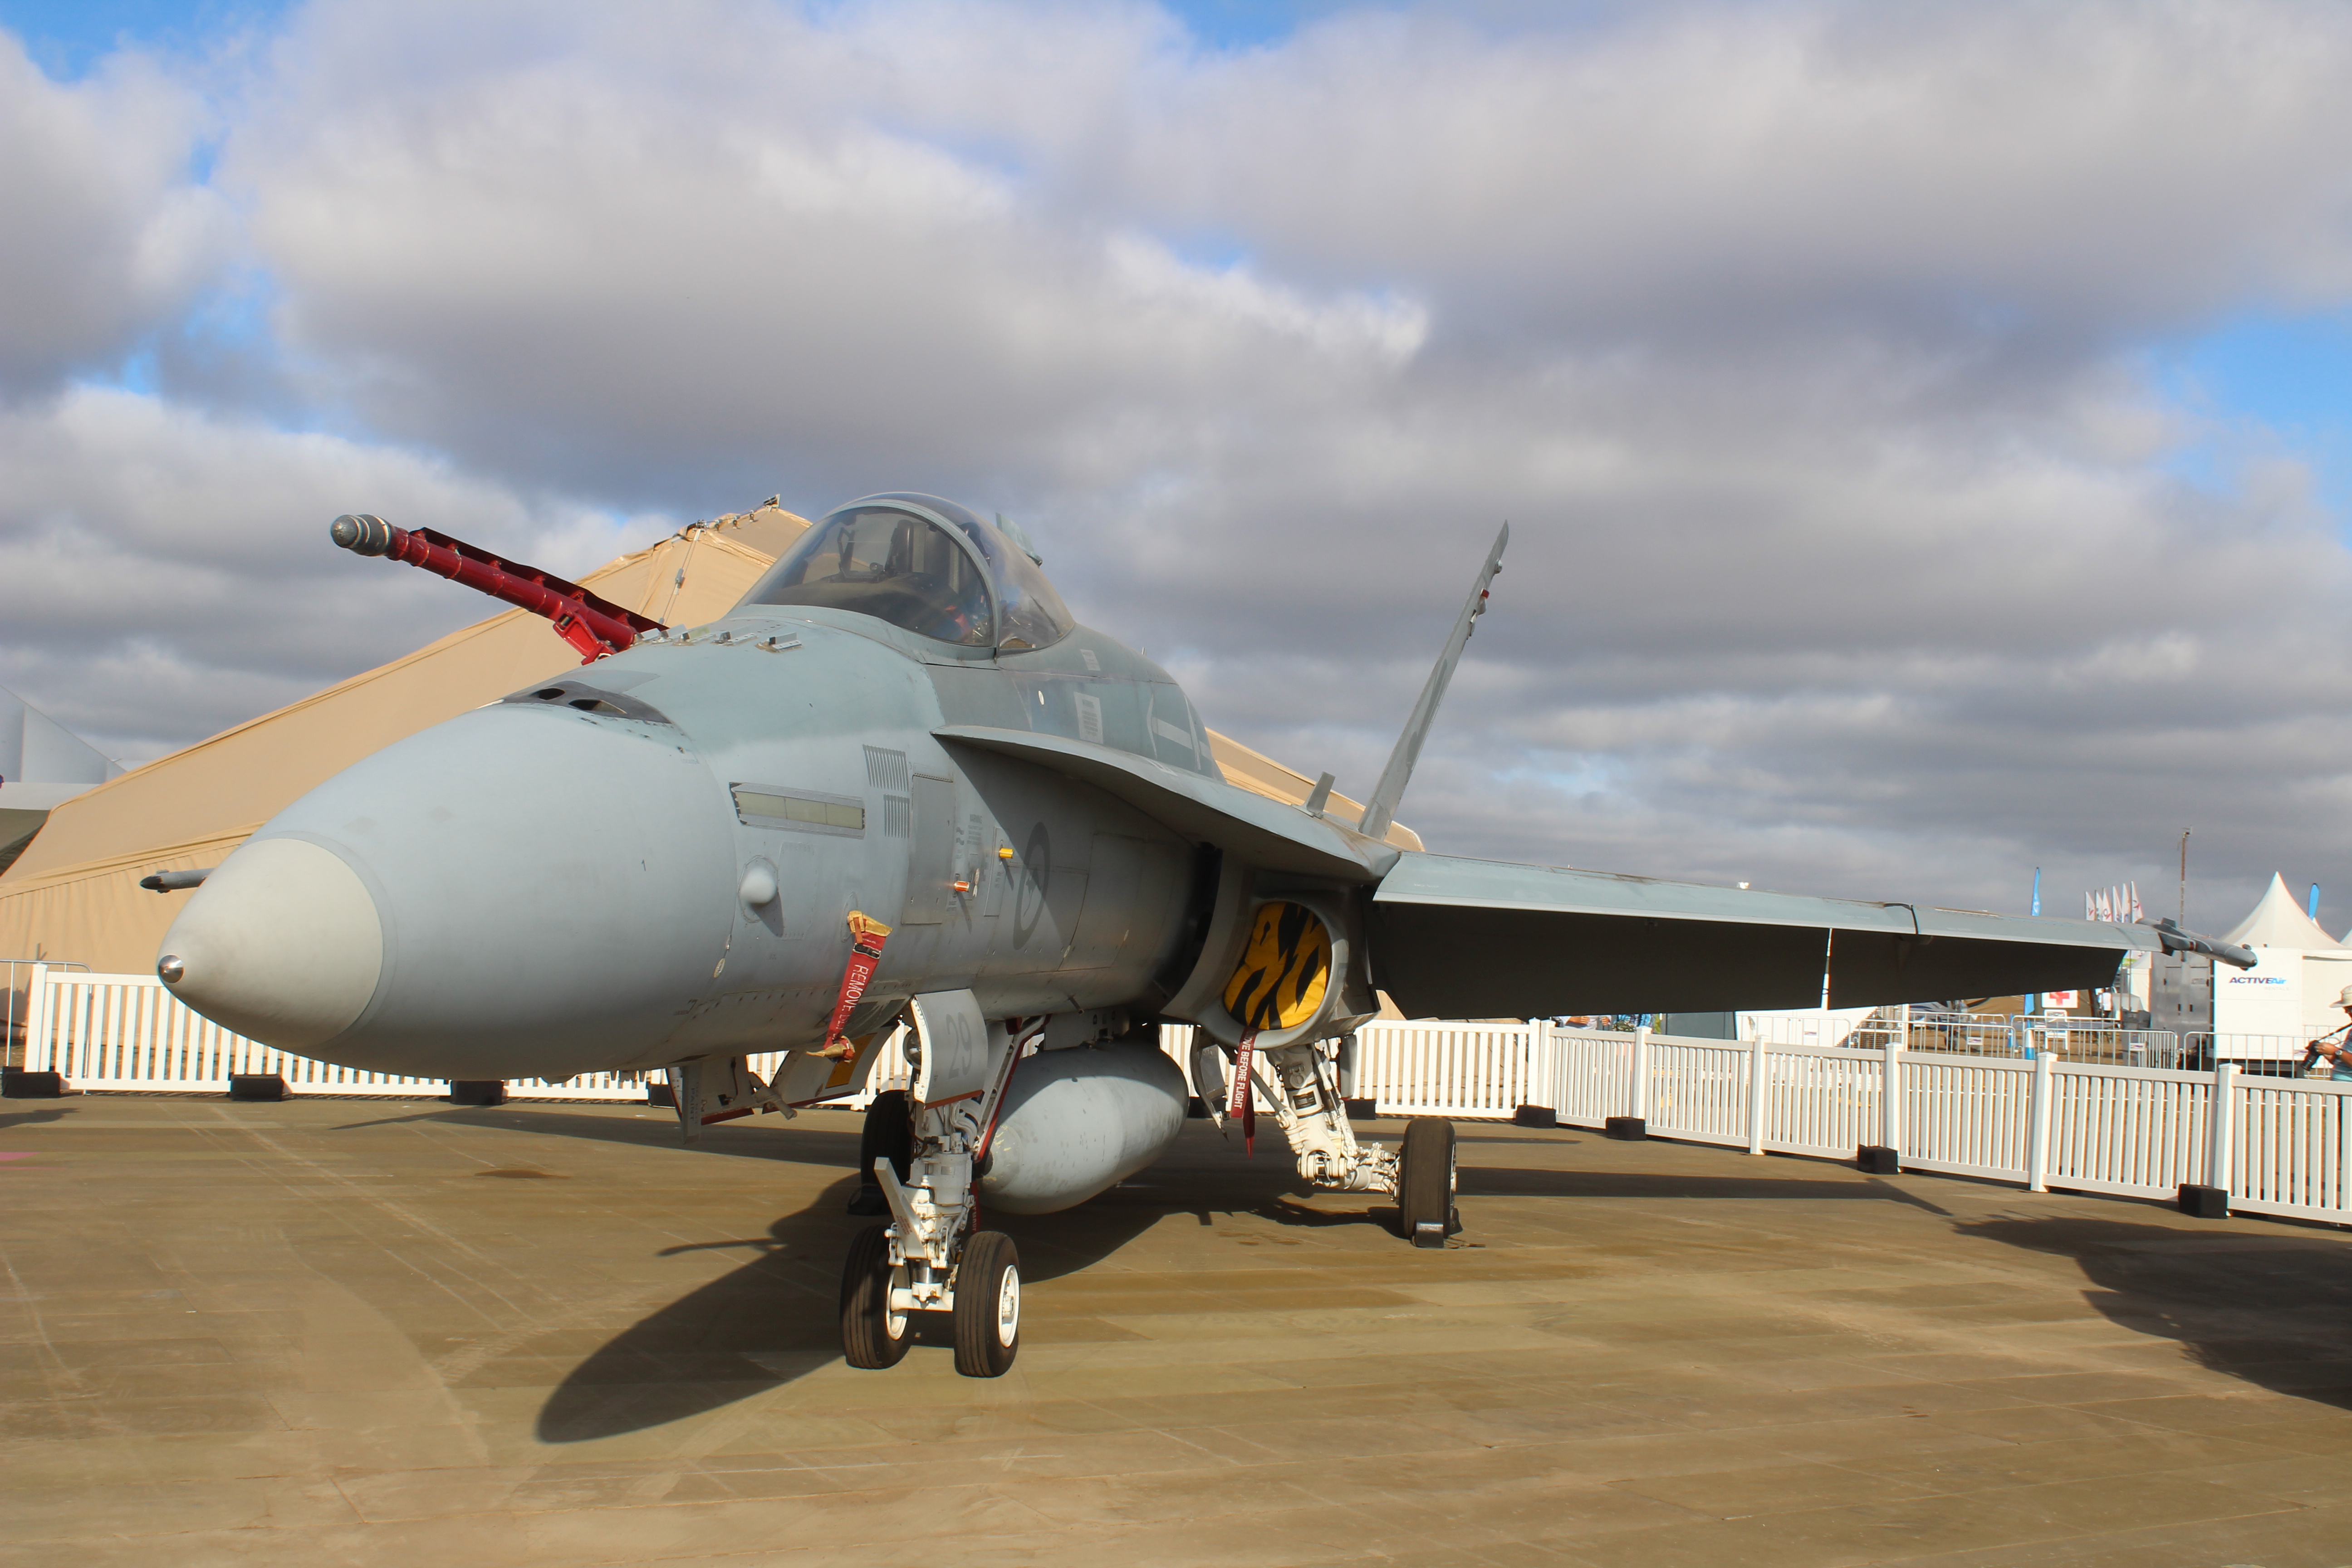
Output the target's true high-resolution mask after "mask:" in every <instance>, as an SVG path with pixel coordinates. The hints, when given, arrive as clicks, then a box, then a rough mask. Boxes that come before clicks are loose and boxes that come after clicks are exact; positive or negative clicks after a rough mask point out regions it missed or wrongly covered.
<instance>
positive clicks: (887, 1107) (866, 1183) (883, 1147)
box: [849, 1089, 915, 1215]
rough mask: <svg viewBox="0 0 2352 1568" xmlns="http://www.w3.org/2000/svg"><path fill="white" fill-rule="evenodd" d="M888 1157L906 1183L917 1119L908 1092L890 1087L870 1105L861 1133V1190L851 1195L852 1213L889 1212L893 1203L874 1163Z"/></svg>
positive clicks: (858, 1185) (858, 1174) (859, 1181)
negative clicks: (876, 1172) (885, 1195)
mask: <svg viewBox="0 0 2352 1568" xmlns="http://www.w3.org/2000/svg"><path fill="white" fill-rule="evenodd" d="M877 1160H887V1161H889V1162H890V1169H891V1170H892V1171H894V1172H896V1173H898V1179H899V1180H900V1181H901V1182H903V1181H905V1180H906V1179H907V1172H908V1170H909V1169H910V1168H911V1167H912V1166H913V1164H914V1163H915V1121H914V1116H913V1113H912V1112H911V1111H910V1110H908V1106H907V1091H906V1090H905V1089H884V1090H883V1091H882V1092H881V1093H880V1094H877V1095H876V1096H875V1097H874V1100H873V1102H872V1103H871V1104H869V1105H867V1106H866V1122H865V1125H864V1127H863V1128H862V1129H860V1131H859V1132H858V1135H857V1190H856V1192H854V1193H852V1194H850V1195H849V1212H850V1213H851V1214H854V1215H886V1214H888V1213H889V1212H890V1204H889V1201H888V1200H887V1199H886V1198H885V1197H883V1195H882V1188H881V1186H880V1184H877V1182H876V1181H875V1180H874V1162H875V1161H877Z"/></svg>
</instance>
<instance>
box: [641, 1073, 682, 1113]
mask: <svg viewBox="0 0 2352 1568" xmlns="http://www.w3.org/2000/svg"><path fill="white" fill-rule="evenodd" d="M646 1104H647V1105H667V1106H668V1107H669V1108H670V1109H671V1110H677V1090H676V1089H672V1088H670V1086H669V1085H667V1084H666V1083H656V1082H654V1081H653V1080H652V1079H646Z"/></svg>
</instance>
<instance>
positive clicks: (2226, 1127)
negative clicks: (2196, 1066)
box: [2205, 1062, 2238, 1193]
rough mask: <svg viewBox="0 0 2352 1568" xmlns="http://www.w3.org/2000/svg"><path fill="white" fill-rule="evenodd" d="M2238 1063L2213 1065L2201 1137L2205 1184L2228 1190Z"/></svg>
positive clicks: (2235, 1117) (2235, 1119) (2236, 1110)
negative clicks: (2206, 1120) (2209, 1109)
mask: <svg viewBox="0 0 2352 1568" xmlns="http://www.w3.org/2000/svg"><path fill="white" fill-rule="evenodd" d="M2237 1100H2238V1064H2237V1063H2235V1062H2221V1063H2219V1064H2217V1065H2216V1066H2215V1067H2214V1068H2213V1110H2212V1119H2211V1121H2210V1122H2209V1123H2208V1124H2207V1127H2206V1137H2205V1184H2206V1185H2207V1186H2209V1187H2213V1188H2217V1189H2219V1190H2220V1191H2221V1192H2225V1193H2226V1192H2228V1191H2229V1190H2230V1164H2231V1155H2232V1154H2233V1153H2234V1152H2235V1151H2234V1150H2233V1149H2232V1148H2231V1143H2232V1141H2233V1140H2234V1138H2235V1136H2236V1133H2237V1130H2238V1114H2237V1112H2238V1105H2237Z"/></svg>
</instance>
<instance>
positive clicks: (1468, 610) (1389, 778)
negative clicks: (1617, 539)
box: [1360, 523, 1511, 838]
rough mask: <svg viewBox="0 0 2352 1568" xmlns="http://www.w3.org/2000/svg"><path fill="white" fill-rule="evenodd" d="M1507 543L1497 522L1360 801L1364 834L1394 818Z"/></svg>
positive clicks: (1378, 831) (1383, 832) (1507, 530)
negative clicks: (1456, 614) (1466, 598)
mask: <svg viewBox="0 0 2352 1568" xmlns="http://www.w3.org/2000/svg"><path fill="white" fill-rule="evenodd" d="M1510 542H1511V525H1510V524H1509V523H1505V524H1503V531H1502V532H1500V533H1498V534H1496V535H1495V548H1494V549H1492V550H1489V551H1488V552H1486V565H1485V566H1483V567H1481V568H1480V569H1479V571H1478V580H1477V581H1476V582H1475V583H1473V584H1470V602H1469V603H1468V604H1466V605H1463V606H1462V618H1461V619H1459V620H1457V621H1455V622H1454V635H1453V636H1452V637H1447V638H1446V639H1445V651H1444V653H1442V654H1439V655H1438V656H1437V668H1434V669H1433V670H1431V671H1430V672H1429V683H1428V684H1427V685H1425V686H1423V688H1422V689H1421V700H1420V701H1419V702H1416V703H1414V704H1413V708H1412V718H1410V719H1408V720H1406V721H1404V733H1403V734H1402V735H1399V736H1398V737H1397V743H1396V750H1395V751H1393V752H1390V753H1389V765H1388V766H1387V767H1385V768H1383V769H1381V782H1380V783H1379V784H1377V785H1376V786H1374V788H1373V790H1372V798H1371V799H1370V801H1368V802H1366V803H1365V805H1364V821H1363V826H1362V827H1361V829H1360V831H1361V832H1362V833H1363V834H1364V836H1365V837H1369V838H1384V837H1387V836H1388V831H1389V824H1390V823H1391V822H1393V821H1395V820H1396V809H1397V803H1398V802H1399V801H1401V800H1402V799H1403V798H1404V786H1405V784H1406V783H1407V782H1408V781H1410V780H1411V779H1412V765H1413V763H1416V762H1418V761H1420V760H1421V743H1422V742H1423V741H1425V740H1427V739H1428V738H1429V726H1430V721H1432V720H1433V719H1435V718H1436V717H1437V705H1438V704H1439V703H1440V702H1442V701H1444V700H1445V688H1446V684H1447V683H1448V682H1449V681H1451V680H1452V679H1454V666H1455V665H1457V664H1459V663H1461V662H1462V648H1463V646H1464V645H1465V644H1466V643H1467V642H1469V640H1470V627H1471V624H1472V623H1473V622H1475V621H1476V620H1477V618H1478V617H1479V616H1483V615H1485V614H1486V585H1487V584H1490V583H1492V582H1493V581H1494V580H1495V574H1496V573H1497V572H1500V571H1501V570H1502V569H1503V547H1504V546H1505V545H1507V544H1508V543H1510Z"/></svg>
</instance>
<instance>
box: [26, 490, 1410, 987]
mask: <svg viewBox="0 0 2352 1568" xmlns="http://www.w3.org/2000/svg"><path fill="white" fill-rule="evenodd" d="M807 527H808V523H807V521H805V520H803V519H802V518H799V517H796V516H794V515H793V514H792V513H791V512H788V511H785V510H782V508H781V507H774V506H769V507H762V508H760V509H759V510H755V511H751V512H744V513H740V514H737V515H734V516H730V517H723V518H720V519H719V521H716V522H713V523H698V524H696V525H695V526H694V527H692V528H689V529H688V530H686V531H684V532H682V533H679V534H674V535H672V536H671V537H670V538H667V539H665V540H663V541H662V542H660V543H658V544H656V545H655V546H653V548H651V549H649V550H640V551H638V552H635V553H634V554H629V555H624V556H622V557H621V558H620V559H619V560H617V561H614V562H613V563H610V564H608V565H606V566H604V567H603V568H601V569H600V570H598V571H596V572H594V573H593V574H590V575H589V576H588V577H586V578H585V579H583V584H582V585H583V586H584V587H586V588H589V589H591V590H593V592H595V593H597V594H599V595H603V596H604V597H605V598H607V599H609V600H611V601H613V602H614V604H617V605H626V606H628V607H630V608H632V609H635V610H637V611H638V612H640V613H641V614H644V615H647V616H653V617H654V618H655V619H656V620H659V621H662V622H665V623H667V624H670V625H688V626H692V625H698V624H700V623H702V622H705V621H709V620H714V619H716V618H718V617H719V616H721V615H724V614H725V613H726V612H727V610H728V609H730V607H731V606H733V605H734V604H735V603H736V601H737V600H739V599H740V598H741V597H742V595H743V594H744V593H745V591H746V590H748V589H749V588H750V587H751V584H752V582H753V581H754V580H755V579H757V578H758V576H759V575H760V574H761V572H763V571H764V570H766V569H767V567H768V566H769V564H770V563H772V562H773V560H774V559H775V557H776V556H777V555H778V554H779V553H781V552H782V550H783V549H784V548H785V546H787V545H789V544H790V543H791V542H793V540H794V539H797V538H798V537H799V536H800V534H801V532H802V531H803V530H804V529H806V528H807ZM464 591H465V590H463V589H459V588H457V587H454V586H453V587H452V588H451V589H450V592H452V593H462V592H464ZM578 662H579V656H578V655H577V654H575V653H574V652H573V651H572V649H571V647H569V646H567V645H566V644H565V643H563V642H562V640H561V639H560V638H558V637H556V636H555V634H554V632H553V631H552V630H551V628H550V627H549V626H548V624H547V622H546V621H545V620H543V619H541V617H540V616H534V615H530V614H529V613H528V612H525V611H522V610H509V611H508V612H506V613H505V614H503V615H499V616H492V617H490V618H489V619H488V620H486V621H483V622H481V623H479V624H478V625H476V626H467V628H466V629H465V630H463V631H459V632H453V633H451V634H450V635H449V636H447V637H443V638H442V639H441V640H440V641H438V642H436V643H433V644H430V645H428V646H427V647H422V648H419V649H418V650H417V651H416V652H415V653H412V654H409V655H408V656H406V657H405V658H397V659H394V660H393V661H392V662H391V663H390V664H386V665H383V666H380V667H379V668H374V669H371V670H369V671H368V672H367V673H365V674H364V675H356V676H353V677H352V679H349V680H345V681H341V682H340V683H338V684H336V685H334V686H331V687H329V688H327V689H325V690H324V691H321V692H319V693H318V694H317V695H315V696H312V697H308V698H305V699H304V700H301V701H299V702H296V703H293V704H291V705H290V706H289V707H285V708H281V709H279V710H278V711H277V712H275V713H268V714H264V715H263V716H262V717H260V718H258V719H255V720H253V721H250V722H248V723H244V724H240V725H238V726H236V728H235V729H232V730H226V731H222V732H221V733H220V734H217V735H215V736H214V737H213V738H212V739H211V740H209V741H203V742H198V743H197V744H195V745H193V746H190V747H188V748H187V749H186V750H185V751H181V752H173V753H172V754H171V755H170V756H168V757H163V758H161V759H159V760H158V761H155V762H152V763H148V764H147V765H146V766H144V767H142V768H138V769H135V770H133V771H132V772H131V773H124V774H122V775H121V776H120V777H118V778H115V779H112V780H110V781H109V782H107V783H105V784H100V785H99V786H98V787H96V788H95V789H91V790H89V791H88V792H87V793H85V794H83V795H78V796H76V797H75V798H74V799H72V800H70V801H68V802H66V803H65V804H64V805H60V806H58V808H57V810H56V811H54V812H53V813H51V814H50V816H49V819H48V822H47V826H44V827H43V828H42V829H41V831H40V833H39V835H38V837H35V838H34V840H33V841H32V843H31V844H30V845H29V846H27V847H26V849H25V850H24V852H23V854H22V855H21V856H20V857H19V858H18V859H17V860H16V864H15V865H14V866H12V867H10V868H8V869H7V871H6V873H5V875H0V957H20V956H21V957H43V958H51V959H72V960H76V961H79V962H80V963H86V964H88V965H89V967H90V968H91V969H93V970H96V971H99V972H100V973H144V972H145V971H146V970H147V969H148V968H149V967H150V966H151V965H152V964H153V963H154V962H155V951H156V948H157V946H158V945H159V944H160V943H161V942H162V941H163V931H164V930H165V928H166V927H168V926H169V925H170V924H171V923H172V918H173V916H174V915H175V914H177V913H178V912H179V910H180V908H181V906H182V905H183V904H184V903H185V902H186V900H184V898H181V897H179V896H177V895H174V894H156V893H151V892H147V891H145V890H143V889H141V888H140V886H139V879H140V878H142V877H144V876H147V875H149V874H150V873H152V872H156V871H174V870H185V869H191V868H196V867H201V866H216V865H218V864H220V862H221V860H222V858H224V857H226V855H227V854H228V852H229V851H230V850H232V849H235V848H236V847H237V846H238V845H240V844H242V843H244V842H245V841H246V839H247V837H251V835H252V834H253V832H254V830H255V829H257V828H258V827H259V826H261V825H262V824H263V823H264V822H267V821H268V819H269V818H270V817H272V816H276V815H277V814H278V811H280V810H281V809H283V808H284V807H285V806H287V805H289V804H290V803H292V802H293V801H294V800H296V799H297V798H299V796H301V795H303V794H305V793H306V792H308V791H310V790H311V789H313V788H315V787H316V786H317V785H319V784H322V783H324V782H325V781H326V780H327V779H329V778H331V777H332V776H333V775H335V774H336V773H341V771H342V770H343V769H345V768H347V767H350V766H351V765H352V763H356V762H358V761H359V760H360V759H361V758H362V757H365V756H368V755H370V754H371V753H373V752H378V751H381V750H382V749H383V747H385V746H388V745H390V744H391V743H392V742H394V741H397V740H399V739H401V738H402V737H403V736H405V735H412V734H415V732H416V731H419V730H423V729H425V728H426V727H428V726H430V725H433V724H437V723H439V722H441V721H443V720H445V719H450V718H454V717H456V716H457V714H459V713H463V712H465V711H467V710H469V709H473V708H478V707H480V706H481V705H482V704H484V703H486V702H494V701H496V700H499V698H500V697H503V696H505V695H506V694H507V693H508V692H509V691H513V690H516V689H519V688H520V687H524V686H528V685H530V684H532V683H533V682H536V681H541V680H546V679H551V678H552V677H554V676H557V675H560V674H562V672H564V671H565V670H567V669H571V668H576V667H577V665H578ZM1209 739H1210V744H1211V750H1212V752H1213V754H1214V755H1215V757H1216V760H1217V763H1218V765H1219V766H1220V767H1221V768H1223V770H1224V773H1225V776H1226V778H1227V779H1229V780H1231V781H1232V782H1233V783H1234V784H1238V785H1240V786H1242V787H1243V788H1244V789H1248V790H1252V791H1255V793H1257V794H1259V795H1266V796H1269V797H1270V798H1272V799H1275V800H1282V801H1289V802H1291V803H1293V804H1297V803H1299V802H1303V801H1304V800H1306V798H1307V793H1308V791H1309V790H1310V789H1311V788H1312V781H1311V780H1309V779H1307V778H1306V777H1304V776H1302V775H1301V774H1299V773H1295V772H1293V771H1292V770H1290V769H1289V768H1286V767H1284V766H1283V765H1282V764H1281V763H1276V762H1275V761H1274V760H1273V759H1271V758H1269V757H1265V756H1262V755H1260V754H1259V753H1257V752H1253V751H1251V750H1250V749H1249V748H1248V747H1246V746H1244V745H1241V744H1239V743H1238V742H1234V741H1231V740H1228V739H1226V738H1225V737H1224V736H1223V735H1220V734H1218V733H1216V731H1210V735H1209ZM1361 810H1362V808H1361V807H1360V805H1358V804H1357V803H1355V802H1353V801H1349V800H1347V799H1346V798H1345V797H1343V796H1340V795H1333V796H1332V797H1331V813H1332V815H1333V816H1342V817H1345V816H1359V815H1360V814H1361ZM1389 839H1390V841H1391V843H1394V844H1396V845H1398V846H1400V847H1404V848H1412V849H1417V848H1419V847H1421V840H1420V839H1419V838H1418V837H1415V836H1414V835H1413V834H1412V830H1411V829H1409V828H1406V827H1403V826H1396V827H1392V828H1391V829H1390V831H1389Z"/></svg>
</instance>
